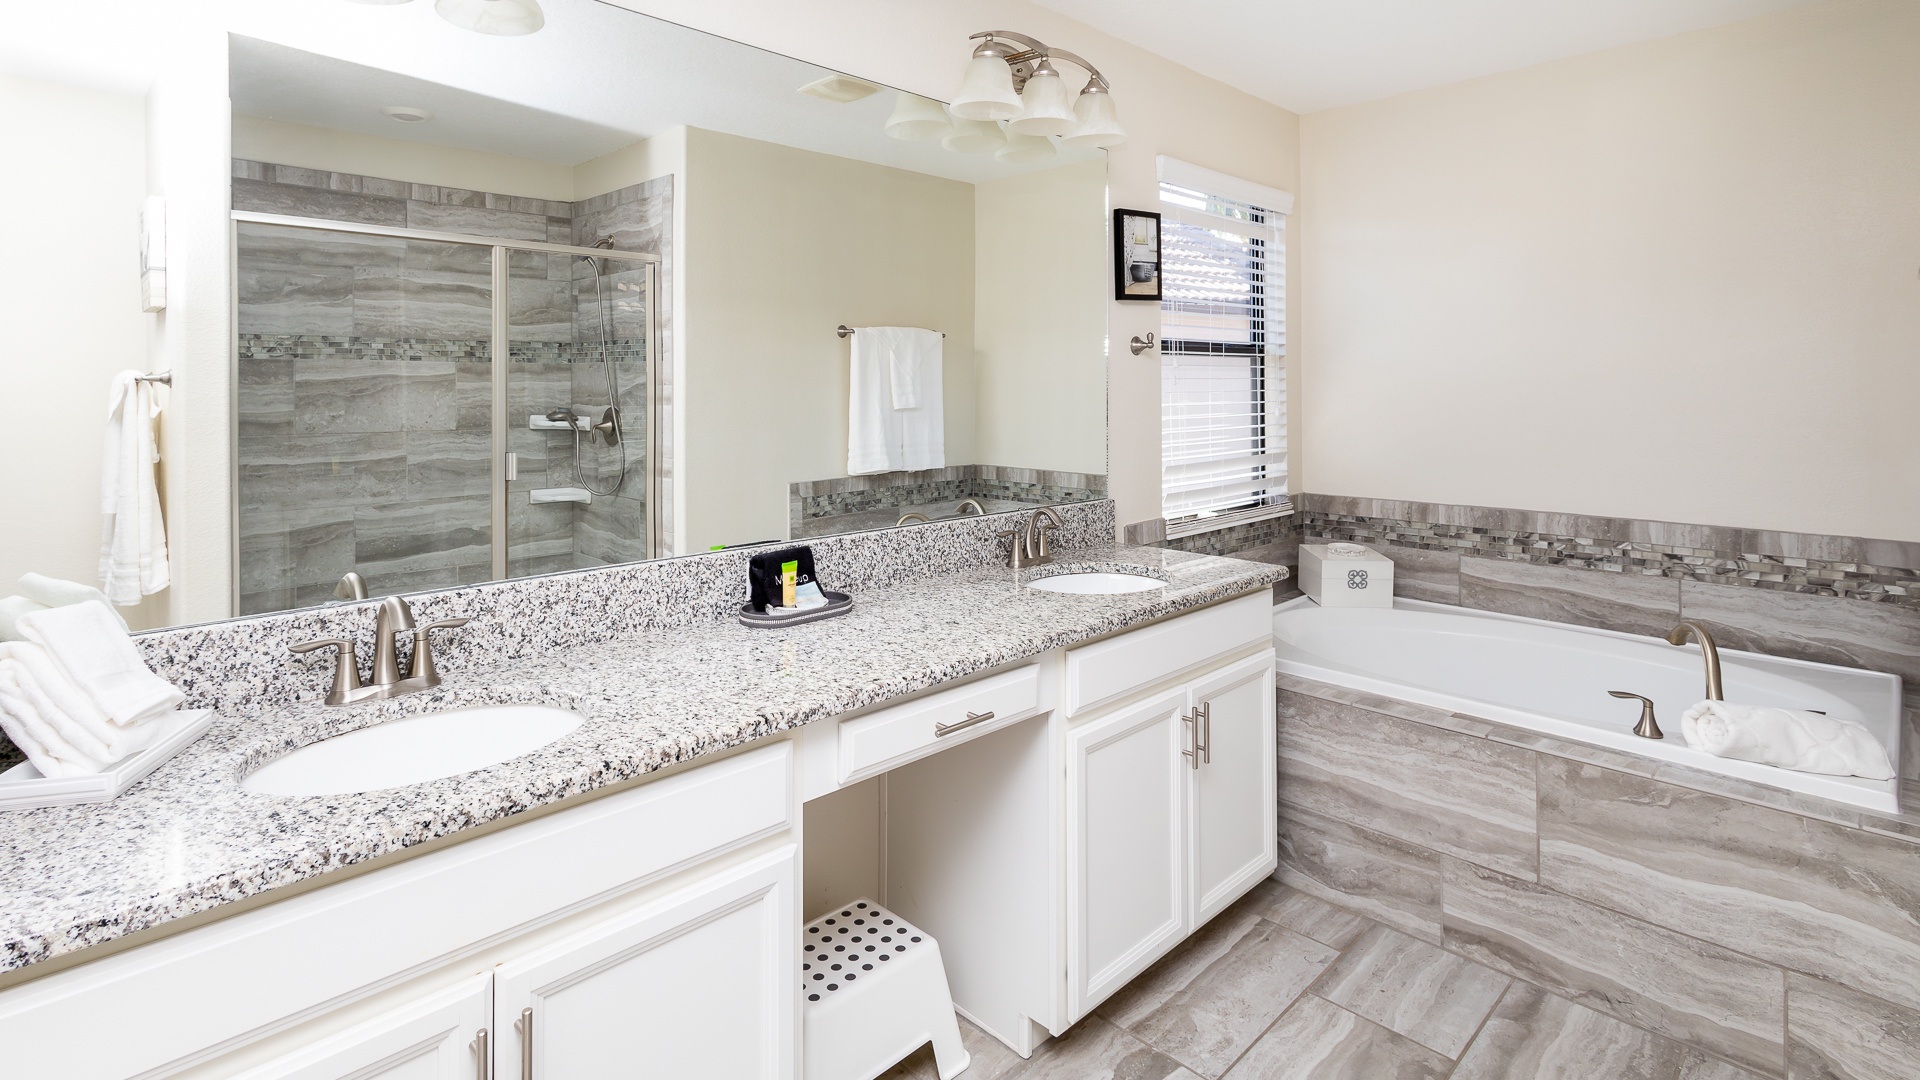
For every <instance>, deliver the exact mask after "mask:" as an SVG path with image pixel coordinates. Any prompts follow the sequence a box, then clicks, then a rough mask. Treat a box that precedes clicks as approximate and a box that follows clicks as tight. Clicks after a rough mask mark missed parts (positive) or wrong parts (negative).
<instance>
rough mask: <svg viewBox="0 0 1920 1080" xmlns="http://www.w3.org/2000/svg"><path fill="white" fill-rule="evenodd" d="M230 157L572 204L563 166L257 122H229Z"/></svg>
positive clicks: (251, 119)
mask: <svg viewBox="0 0 1920 1080" xmlns="http://www.w3.org/2000/svg"><path fill="white" fill-rule="evenodd" d="M233 156H234V157H237V158H244V159H246V160H248V161H265V162H271V163H272V164H275V165H294V166H297V167H299V168H303V169H322V170H325V171H327V172H340V173H353V174H355V175H359V176H377V177H379V178H381V179H383V180H405V181H407V182H408V183H411V184H435V185H440V186H444V187H458V188H467V189H469V190H472V191H492V192H500V193H503V194H511V195H520V196H524V197H526V198H530V199H551V200H553V201H555V202H572V201H574V199H575V195H574V193H573V169H572V168H570V167H568V166H565V165H555V164H552V163H550V162H545V161H529V160H527V159H526V158H517V157H509V156H507V155H505V154H488V153H483V152H481V151H478V150H456V149H452V148H450V147H445V146H432V145H429V144H427V143H417V142H407V141H405V140H401V139H382V138H377V137H375V136H372V135H359V134H355V133H353V132H347V131H336V130H334V129H333V128H321V127H309V126H307V125H305V124H289V123H287V122H286V121H283V120H269V119H266V118H264V117H259V116H235V117H234V118H233ZM609 156H612V155H609Z"/></svg>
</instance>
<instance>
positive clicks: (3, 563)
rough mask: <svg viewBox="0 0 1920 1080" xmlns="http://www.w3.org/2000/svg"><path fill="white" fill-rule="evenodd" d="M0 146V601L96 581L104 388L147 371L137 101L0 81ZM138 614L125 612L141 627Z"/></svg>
mask: <svg viewBox="0 0 1920 1080" xmlns="http://www.w3.org/2000/svg"><path fill="white" fill-rule="evenodd" d="M0 147H5V152H6V154H7V157H8V160H9V164H8V166H7V167H6V168H5V169H0V206H7V207H10V208H12V209H13V210H14V211H15V212H14V213H12V214H10V215H9V216H8V218H7V227H6V239H5V242H4V244H3V245H0V246H3V247H4V248H5V250H6V252H7V257H6V258H4V259H0V325H4V326H5V327H6V340H5V346H4V351H0V366H4V376H3V377H0V385H4V386H5V387H6V394H7V397H8V398H9V404H8V409H7V420H6V422H5V423H4V424H0V460H5V461H6V462H8V463H9V467H8V477H7V482H6V484H5V490H6V493H7V494H6V505H7V516H8V518H9V519H11V520H12V521H13V522H14V523H15V525H14V527H10V528H9V529H8V531H7V543H6V545H5V546H4V547H0V593H5V592H10V591H12V587H13V583H14V581H15V580H16V579H18V578H19V576H20V575H21V574H24V573H26V572H28V571H35V572H38V573H42V574H50V575H52V576H54V577H61V578H68V579H71V580H73V581H80V582H85V583H87V584H89V585H93V584H98V582H99V574H98V568H99V553H100V447H101V431H100V428H101V424H102V422H103V419H104V417H105V415H106V412H105V406H106V400H107V386H108V384H109V383H110V382H111V381H112V379H113V376H114V374H115V373H117V372H120V371H125V370H127V369H129V368H131V369H134V370H139V371H144V370H146V365H147V316H146V315H144V314H142V313H141V311H140V258H139V254H140V206H141V202H142V200H143V199H144V198H145V197H146V194H147V182H146V176H147V159H146V153H147V117H146V103H145V102H144V101H143V100H142V99H141V98H139V97H135V96H127V95H121V94H110V93H106V92H103V91H99V90H88V89H81V88H77V87H72V86H65V85H61V84H57V83H50V82H41V81H37V80H28V79H18V78H11V77H7V76H0ZM163 393H164V391H163ZM22 523H30V524H24V525H23V524H22ZM147 606H148V605H146V604H143V605H141V606H140V608H127V609H123V611H124V613H125V614H126V615H127V616H129V618H130V619H131V620H141V617H142V615H143V614H144V611H143V610H142V609H144V608H146V607H147ZM152 623H153V619H152V618H151V617H148V618H146V619H144V620H143V625H151V624H152Z"/></svg>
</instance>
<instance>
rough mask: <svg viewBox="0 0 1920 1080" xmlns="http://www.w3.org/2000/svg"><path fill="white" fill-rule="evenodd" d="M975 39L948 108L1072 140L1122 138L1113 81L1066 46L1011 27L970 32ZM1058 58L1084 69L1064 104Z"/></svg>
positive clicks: (1094, 142) (1106, 143)
mask: <svg viewBox="0 0 1920 1080" xmlns="http://www.w3.org/2000/svg"><path fill="white" fill-rule="evenodd" d="M969 40H976V41H979V42H980V44H979V45H978V46H977V47H975V48H974V50H973V59H971V60H969V61H968V62H967V72H966V76H965V78H964V79H963V80H962V82H961V84H960V92H959V94H958V95H956V96H955V98H954V101H953V105H952V106H951V111H952V112H953V115H954V116H956V117H959V118H960V119H963V120H985V121H1001V120H1004V121H1006V122H1007V128H1008V130H1009V131H1010V132H1012V133H1014V134H1018V135H1032V136H1056V135H1057V136H1059V137H1060V138H1061V140H1062V141H1063V142H1066V143H1068V144H1070V145H1074V146H1096V147H1111V146H1119V145H1120V144H1121V143H1123V142H1125V141H1126V138H1127V133H1126V129H1125V128H1123V127H1121V126H1120V117H1119V113H1118V111H1117V110H1116V109H1115V108H1114V105H1113V94H1112V90H1113V87H1112V86H1111V85H1110V84H1109V83H1108V82H1107V79H1106V76H1104V75H1102V74H1100V69H1098V68H1096V67H1094V66H1093V65H1092V64H1090V63H1088V62H1087V61H1086V60H1084V59H1082V58H1081V57H1079V56H1076V55H1074V54H1073V53H1070V52H1068V51H1067V50H1065V49H1055V48H1052V47H1050V46H1048V45H1047V44H1046V43H1044V42H1042V41H1039V40H1037V39H1035V38H1031V37H1028V36H1027V35H1025V34H1017V33H1014V32H1013V31H1011V30H988V31H985V32H983V33H978V34H975V35H973V37H972V38H970V39H969ZM1055 60H1063V61H1066V62H1067V63H1069V64H1072V65H1074V66H1075V67H1078V68H1081V69H1082V70H1084V71H1085V72H1086V73H1087V76H1088V78H1087V84H1086V86H1084V87H1082V88H1081V90H1080V96H1079V98H1078V99H1076V100H1075V101H1074V102H1072V103H1071V104H1069V102H1068V101H1067V87H1066V83H1065V82H1064V81H1063V80H1062V79H1061V76H1060V72H1059V71H1058V70H1057V69H1056V68H1055V67H1054V66H1053V62H1054V61H1055Z"/></svg>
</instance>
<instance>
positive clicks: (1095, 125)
mask: <svg viewBox="0 0 1920 1080" xmlns="http://www.w3.org/2000/svg"><path fill="white" fill-rule="evenodd" d="M1073 115H1074V116H1075V117H1076V118H1077V119H1078V120H1079V121H1080V122H1079V123H1078V124H1077V125H1075V126H1074V129H1073V130H1072V131H1070V132H1068V133H1067V134H1066V135H1065V136H1064V137H1062V138H1061V140H1060V141H1061V142H1063V143H1066V144H1067V145H1068V146H1097V147H1103V148H1104V147H1114V146H1120V145H1122V144H1124V143H1125V142H1126V141H1127V129H1126V128H1123V127H1121V126H1120V111H1119V110H1118V109H1116V108H1114V105H1113V95H1112V94H1102V93H1093V94H1088V93H1082V94H1081V95H1080V100H1078V101H1076V102H1074V103H1073Z"/></svg>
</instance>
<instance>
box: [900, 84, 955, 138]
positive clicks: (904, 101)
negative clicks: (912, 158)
mask: <svg viewBox="0 0 1920 1080" xmlns="http://www.w3.org/2000/svg"><path fill="white" fill-rule="evenodd" d="M952 130H953V120H952V119H951V118H949V117H948V116H947V108H946V106H944V105H942V104H940V103H939V102H937V101H932V100H929V99H927V98H923V97H921V96H920V95H919V94H907V93H902V94H900V95H898V96H897V97H895V98H894V101H893V115H892V116H889V117H887V134H888V135H889V136H891V137H893V138H895V139H906V140H909V141H919V140H924V139H938V138H941V137H942V136H944V135H946V134H948V133H949V132H951V131H952Z"/></svg>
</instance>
